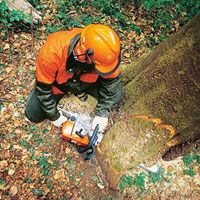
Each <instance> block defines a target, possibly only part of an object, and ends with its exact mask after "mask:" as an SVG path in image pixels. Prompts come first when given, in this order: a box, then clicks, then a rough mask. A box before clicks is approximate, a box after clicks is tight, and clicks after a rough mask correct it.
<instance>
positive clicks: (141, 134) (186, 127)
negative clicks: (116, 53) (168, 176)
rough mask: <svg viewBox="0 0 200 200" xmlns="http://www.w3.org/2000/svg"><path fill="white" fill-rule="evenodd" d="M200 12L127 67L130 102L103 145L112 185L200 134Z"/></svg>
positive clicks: (102, 157) (103, 161) (101, 156)
mask: <svg viewBox="0 0 200 200" xmlns="http://www.w3.org/2000/svg"><path fill="white" fill-rule="evenodd" d="M199 21H200V15H197V16H196V17H195V18H194V19H192V20H191V21H190V22H189V23H188V24H187V25H186V26H185V27H184V28H183V29H181V30H180V31H179V32H178V33H176V34H175V35H173V36H172V37H170V38H169V39H168V40H166V41H165V42H163V43H162V44H160V45H159V46H158V47H157V48H156V49H155V50H154V51H152V52H151V53H149V54H148V55H146V56H144V57H142V58H140V59H139V60H138V61H137V62H136V63H133V64H131V65H129V66H126V67H125V68H124V70H123V71H122V75H123V78H124V79H123V84H124V92H125V104H124V106H123V108H122V114H121V115H120V118H119V119H118V121H117V122H116V123H115V124H114V125H113V126H112V127H111V129H110V130H109V131H108V132H107V134H106V135H105V138H104V140H103V142H102V144H101V145H100V147H99V149H98V158H99V160H100V163H101V164H102V168H103V169H104V170H105V171H106V173H107V178H108V181H109V182H110V186H111V187H116V186H117V183H118V181H119V178H120V177H121V175H122V174H125V173H126V172H128V171H129V170H130V169H131V168H134V167H136V166H138V164H140V163H144V164H146V165H147V166H148V165H152V164H153V163H155V162H156V161H157V160H158V159H160V158H161V157H162V155H163V154H164V153H165V152H166V151H167V150H168V149H169V148H170V147H172V146H174V145H177V144H179V143H182V142H185V141H187V140H189V139H192V138H199V137H200V133H199V132H200V131H199V130H200V23H199Z"/></svg>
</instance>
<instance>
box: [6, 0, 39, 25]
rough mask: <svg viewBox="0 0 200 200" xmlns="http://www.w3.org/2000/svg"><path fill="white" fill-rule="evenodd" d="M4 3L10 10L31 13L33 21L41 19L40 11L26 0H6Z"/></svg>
mask: <svg viewBox="0 0 200 200" xmlns="http://www.w3.org/2000/svg"><path fill="white" fill-rule="evenodd" d="M6 4H7V6H8V7H9V9H11V10H22V11H23V12H24V13H25V14H32V15H33V21H34V22H38V21H41V20H42V17H41V16H40V14H41V13H40V12H39V11H37V10H36V9H35V8H33V6H32V5H31V4H30V3H29V2H28V1H26V0H14V1H13V0H6Z"/></svg>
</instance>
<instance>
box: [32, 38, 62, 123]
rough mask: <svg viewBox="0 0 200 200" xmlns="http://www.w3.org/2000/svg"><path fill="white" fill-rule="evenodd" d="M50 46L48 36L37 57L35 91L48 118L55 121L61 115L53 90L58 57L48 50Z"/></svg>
mask: <svg viewBox="0 0 200 200" xmlns="http://www.w3.org/2000/svg"><path fill="white" fill-rule="evenodd" d="M48 47H49V41H48V38H47V41H46V43H45V45H44V46H43V47H42V48H41V49H40V51H39V55H38V57H37V65H36V86H35V91H36V95H37V98H38V99H39V101H40V103H41V106H42V109H43V110H44V112H45V114H46V117H47V119H49V120H51V121H55V120H57V119H58V118H59V117H60V113H59V111H58V109H57V106H56V101H55V99H54V95H53V90H52V84H53V82H54V81H55V78H56V74H57V66H58V60H57V59H58V58H57V57H56V55H55V53H53V52H52V51H51V52H49V51H48V49H49V48H48Z"/></svg>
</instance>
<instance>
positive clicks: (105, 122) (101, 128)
mask: <svg viewBox="0 0 200 200" xmlns="http://www.w3.org/2000/svg"><path fill="white" fill-rule="evenodd" d="M97 124H99V132H102V133H103V132H104V130H105V128H106V126H107V125H108V118H107V117H99V116H95V117H94V119H93V122H92V130H94V129H95V127H96V125H97Z"/></svg>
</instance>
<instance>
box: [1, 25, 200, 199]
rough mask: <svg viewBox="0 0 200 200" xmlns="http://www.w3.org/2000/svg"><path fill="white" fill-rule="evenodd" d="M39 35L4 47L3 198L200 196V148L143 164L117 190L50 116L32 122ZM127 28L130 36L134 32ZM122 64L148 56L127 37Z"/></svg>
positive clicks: (18, 36) (19, 37) (21, 36)
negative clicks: (154, 167)
mask: <svg viewBox="0 0 200 200" xmlns="http://www.w3.org/2000/svg"><path fill="white" fill-rule="evenodd" d="M38 33H39V34H40V35H39V36H37V39H35V37H33V34H32V33H23V32H18V33H15V34H12V35H10V36H9V37H8V39H7V40H4V41H1V42H2V46H1V51H0V64H1V65H0V75H1V76H0V94H1V95H0V112H1V115H0V199H2V200H7V199H13V200H14V199H20V200H32V199H59V200H61V199H63V200H64V199H70V200H83V199H86V200H92V199H101V200H103V199H104V200H108V199H110V200H111V199H112V200H114V199H116V200H118V199H119V200H121V199H162V200H164V199H177V200H179V199H184V200H187V199H188V200H189V199H190V200H197V199H200V167H199V164H200V157H199V156H200V147H199V143H198V142H196V143H194V144H193V145H192V146H191V145H190V149H189V150H190V152H189V153H187V154H185V155H181V156H179V157H178V158H176V159H174V160H171V161H164V160H163V159H160V160H159V161H158V164H159V166H160V167H161V169H160V171H159V173H157V174H154V175H152V174H150V173H148V172H146V171H143V170H142V169H140V168H139V167H138V168H137V169H135V170H134V173H133V171H132V172H131V174H128V175H127V176H124V177H122V180H121V182H120V184H119V188H118V191H113V190H110V189H109V187H108V184H107V182H106V177H105V176H104V173H103V172H102V170H101V167H100V165H99V163H98V160H97V159H96V158H93V159H92V160H90V161H87V162H86V161H84V160H83V157H82V156H81V155H80V154H79V153H77V151H76V150H75V148H74V146H73V145H71V144H69V143H67V142H66V141H64V140H62V139H61V131H60V129H58V128H55V127H54V126H53V125H52V124H51V123H50V122H49V121H45V122H43V123H40V124H33V123H29V122H28V121H27V120H26V118H25V115H24V109H25V104H26V100H27V97H28V94H29V92H30V90H31V89H32V88H33V85H34V78H35V60H36V56H37V52H38V50H39V48H40V47H41V46H42V44H43V42H44V40H45V38H46V32H45V31H42V28H41V29H40V30H39V32H38ZM130 34H131V33H127V35H126V37H127V38H130V37H133V34H134V33H132V35H130ZM122 43H123V44H124V46H126V48H125V50H123V53H124V54H125V58H124V60H123V64H127V63H130V62H132V61H133V60H134V59H135V57H139V56H141V55H143V54H144V53H145V52H146V51H148V49H147V48H144V47H141V48H138V49H137V52H136V53H135V55H136V56H134V57H131V55H132V54H133V52H134V48H133V47H131V46H129V45H131V44H130V42H128V40H126V41H125V40H124V41H122Z"/></svg>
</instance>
